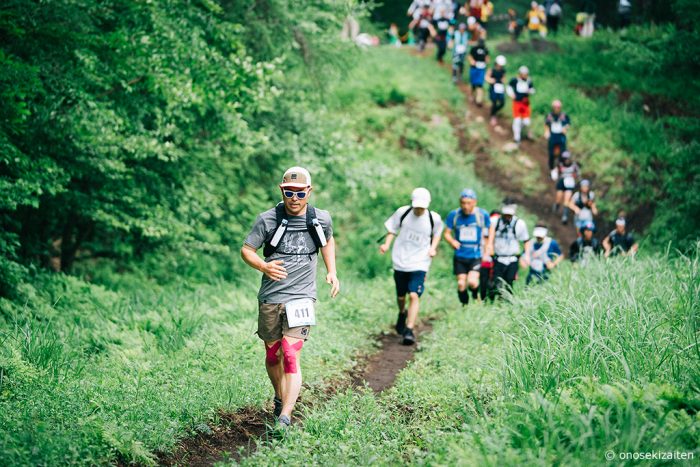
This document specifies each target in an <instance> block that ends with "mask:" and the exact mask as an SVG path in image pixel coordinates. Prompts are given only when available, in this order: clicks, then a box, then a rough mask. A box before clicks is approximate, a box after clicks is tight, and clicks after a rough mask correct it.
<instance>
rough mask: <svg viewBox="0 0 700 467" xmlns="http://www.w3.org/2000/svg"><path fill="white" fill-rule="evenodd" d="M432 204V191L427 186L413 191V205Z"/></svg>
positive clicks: (422, 206)
mask: <svg viewBox="0 0 700 467" xmlns="http://www.w3.org/2000/svg"><path fill="white" fill-rule="evenodd" d="M428 206H430V192H429V191H428V190H427V189H426V188H416V189H415V190H413V193H411V207H414V208H427V207H428Z"/></svg>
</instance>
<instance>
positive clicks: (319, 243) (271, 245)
mask: <svg viewBox="0 0 700 467" xmlns="http://www.w3.org/2000/svg"><path fill="white" fill-rule="evenodd" d="M275 222H276V224H277V226H276V227H275V233H274V234H273V235H272V237H271V238H270V239H269V240H266V241H265V247H264V248H263V256H264V257H265V258H269V257H270V256H272V255H273V254H274V253H275V252H276V251H277V248H278V247H279V245H280V242H281V241H282V238H283V237H284V234H285V233H287V226H288V225H289V215H288V214H287V211H286V209H284V203H282V202H281V203H279V204H277V206H275ZM301 232H309V235H311V238H312V239H313V241H314V245H315V246H316V251H314V252H313V253H311V254H316V253H318V250H319V249H320V248H323V247H324V246H326V243H327V242H326V234H325V233H324V232H323V227H322V226H321V223H320V222H319V221H318V219H317V218H316V208H314V207H313V206H311V205H310V204H309V205H307V206H306V229H304V230H301ZM304 254H308V253H304Z"/></svg>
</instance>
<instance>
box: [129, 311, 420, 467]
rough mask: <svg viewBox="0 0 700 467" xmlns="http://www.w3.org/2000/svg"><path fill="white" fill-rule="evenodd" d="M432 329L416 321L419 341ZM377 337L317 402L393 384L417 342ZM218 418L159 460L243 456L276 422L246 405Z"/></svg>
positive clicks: (207, 462)
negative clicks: (372, 349) (344, 377)
mask: <svg viewBox="0 0 700 467" xmlns="http://www.w3.org/2000/svg"><path fill="white" fill-rule="evenodd" d="M431 329H432V325H431V322H430V320H428V321H425V322H423V323H422V324H419V325H417V326H416V335H417V338H418V340H419V341H420V338H421V336H423V335H425V334H426V333H428V332H430V330H431ZM376 341H377V345H378V347H379V350H378V351H377V352H374V353H372V354H369V355H367V356H366V357H365V358H364V359H363V358H361V359H360V361H361V362H362V363H361V364H359V365H357V366H356V367H355V368H354V369H352V370H350V372H349V375H350V381H349V382H345V383H341V384H339V385H336V384H328V385H327V386H326V388H325V390H324V391H325V392H323V393H322V394H321V395H320V398H319V399H320V400H316V401H315V403H319V402H321V403H322V402H324V401H325V400H327V399H330V398H331V397H332V396H333V395H334V394H336V393H337V392H338V391H339V390H342V389H344V388H346V387H348V386H352V387H355V388H360V387H364V385H365V383H367V385H368V386H369V387H370V388H371V389H372V390H373V391H374V392H375V393H376V394H378V393H380V392H382V391H383V390H385V389H387V388H389V387H391V386H393V384H394V381H395V380H396V377H397V375H398V374H399V372H400V371H401V370H403V369H404V368H405V367H406V365H407V364H408V362H409V361H411V360H413V356H414V354H415V352H416V345H410V346H407V345H402V344H401V341H402V339H401V337H399V336H397V335H396V334H395V333H394V332H393V331H392V332H390V333H383V334H381V335H379V336H377V338H376ZM309 390H310V388H308V387H306V386H305V387H304V389H303V390H302V395H301V396H300V398H299V402H298V403H297V408H296V412H297V413H299V410H300V409H301V408H303V406H304V405H306V406H309V405H311V404H310V403H308V402H304V401H303V393H304V392H305V391H309ZM219 420H220V423H219V424H217V425H216V426H214V427H211V429H210V431H209V432H206V433H201V434H199V435H197V436H194V437H190V438H185V439H184V440H182V441H181V442H180V445H179V447H178V448H177V449H176V450H175V451H174V452H172V453H168V454H163V455H161V456H159V457H158V459H157V462H158V464H159V465H163V466H174V465H188V466H190V465H191V466H198V467H199V466H211V465H214V464H216V463H217V462H220V461H222V460H224V459H225V458H229V459H234V460H240V459H241V458H243V457H247V456H249V455H251V454H252V453H253V452H255V450H256V449H257V444H258V443H259V442H260V441H262V440H264V439H265V436H266V435H267V433H268V426H271V425H273V424H274V421H275V420H274V418H273V416H272V413H271V412H267V411H265V410H262V409H259V408H252V407H244V408H242V409H240V410H238V411H237V412H235V413H223V412H222V413H220V414H219ZM120 464H121V465H127V463H120Z"/></svg>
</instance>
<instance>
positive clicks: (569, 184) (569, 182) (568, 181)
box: [564, 177, 576, 190]
mask: <svg viewBox="0 0 700 467" xmlns="http://www.w3.org/2000/svg"><path fill="white" fill-rule="evenodd" d="M575 186H576V180H574V177H564V188H567V189H569V190H573V189H574V187H575Z"/></svg>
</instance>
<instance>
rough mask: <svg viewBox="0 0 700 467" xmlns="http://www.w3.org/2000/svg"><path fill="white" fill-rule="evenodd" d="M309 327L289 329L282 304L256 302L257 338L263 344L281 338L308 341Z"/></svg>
mask: <svg viewBox="0 0 700 467" xmlns="http://www.w3.org/2000/svg"><path fill="white" fill-rule="evenodd" d="M310 330H311V326H298V327H296V328H290V327H289V325H288V324H287V313H286V312H285V311H284V304H283V303H262V302H258V336H259V337H260V339H262V340H264V341H265V342H272V341H277V340H280V339H282V336H289V337H296V338H297V339H304V340H306V339H308V338H309V331H310Z"/></svg>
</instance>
